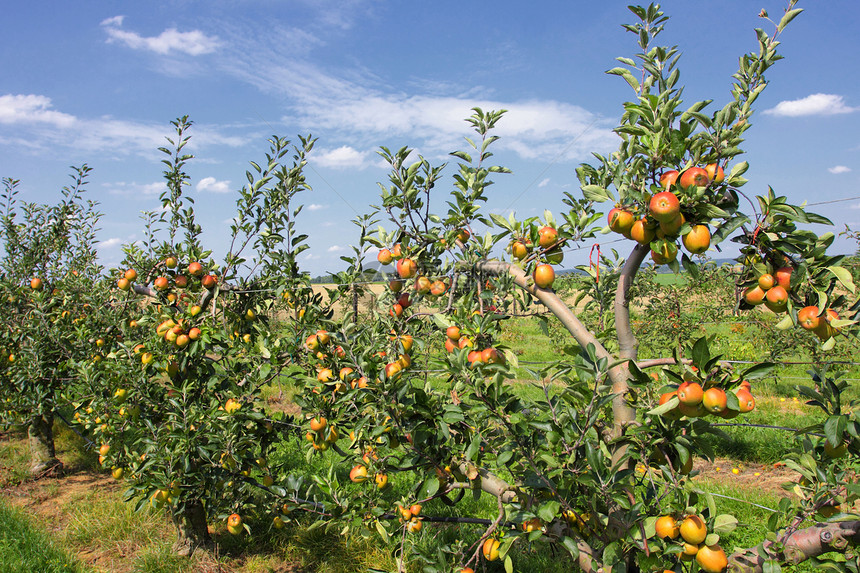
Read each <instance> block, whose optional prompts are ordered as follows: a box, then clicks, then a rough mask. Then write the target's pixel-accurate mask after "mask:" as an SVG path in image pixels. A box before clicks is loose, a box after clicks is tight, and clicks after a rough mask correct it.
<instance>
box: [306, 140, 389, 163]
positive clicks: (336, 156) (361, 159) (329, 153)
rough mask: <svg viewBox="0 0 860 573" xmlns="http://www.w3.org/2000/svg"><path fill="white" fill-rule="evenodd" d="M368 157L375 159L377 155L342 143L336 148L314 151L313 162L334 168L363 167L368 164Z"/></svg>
mask: <svg viewBox="0 0 860 573" xmlns="http://www.w3.org/2000/svg"><path fill="white" fill-rule="evenodd" d="M369 157H373V158H374V159H376V157H377V156H376V155H375V154H374V155H372V156H370V154H368V153H367V152H364V151H358V150H357V149H354V148H353V147H350V146H349V145H344V146H341V147H338V148H337V149H331V150H324V151H321V152H318V153H314V155H313V162H314V163H317V164H319V165H321V166H323V167H331V168H334V169H347V168H358V169H364V168H365V167H367V166H368V165H370V161H369Z"/></svg>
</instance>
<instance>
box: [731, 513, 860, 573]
mask: <svg viewBox="0 0 860 573" xmlns="http://www.w3.org/2000/svg"><path fill="white" fill-rule="evenodd" d="M782 543H783V549H782V550H781V551H780V550H779V549H778V546H777V544H776V543H774V542H773V541H765V542H763V543H761V544H759V545H757V546H756V547H753V548H750V549H742V550H739V551H735V552H734V553H732V554H731V556H729V567H728V571H730V572H734V573H761V572H762V571H764V564H765V562H766V561H767V560H768V559H774V560H776V561H778V562H779V563H792V564H795V565H796V564H798V563H800V562H802V561H806V560H807V559H811V558H813V557H817V556H819V555H822V554H823V553H827V552H829V551H838V552H840V553H844V552H845V550H846V549H847V548H848V546H856V545H857V544H860V521H858V520H855V521H843V522H840V523H816V524H815V525H813V526H811V527H807V528H805V529H801V530H799V531H795V532H794V533H792V534H791V535H789V536H788V537H787V538H785V539H784V540H783V541H782Z"/></svg>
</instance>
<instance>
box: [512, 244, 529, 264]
mask: <svg viewBox="0 0 860 573" xmlns="http://www.w3.org/2000/svg"><path fill="white" fill-rule="evenodd" d="M511 254H512V255H513V256H514V258H515V259H517V260H519V261H521V260H523V259H524V258H526V256H527V255H528V254H529V248H528V247H527V246H526V245H525V243H523V242H522V241H514V242H512V243H511Z"/></svg>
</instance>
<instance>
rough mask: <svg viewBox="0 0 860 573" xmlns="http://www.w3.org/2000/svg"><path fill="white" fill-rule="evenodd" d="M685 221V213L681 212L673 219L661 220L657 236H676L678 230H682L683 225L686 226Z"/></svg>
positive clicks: (662, 237)
mask: <svg viewBox="0 0 860 573" xmlns="http://www.w3.org/2000/svg"><path fill="white" fill-rule="evenodd" d="M684 222H685V219H684V215H683V214H681V213H678V215H677V216H676V217H675V218H674V219H672V220H671V221H660V222H659V227H658V229H657V237H658V238H660V239H664V238H666V237H674V236H676V235H677V234H678V231H680V230H681V227H683V226H684Z"/></svg>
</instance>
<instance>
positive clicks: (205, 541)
mask: <svg viewBox="0 0 860 573" xmlns="http://www.w3.org/2000/svg"><path fill="white" fill-rule="evenodd" d="M170 517H171V519H172V520H173V525H174V527H176V542H175V543H174V544H173V552H174V553H176V554H177V555H182V556H183V557H190V556H191V555H192V554H193V553H194V552H195V551H196V550H197V549H203V550H206V549H208V548H209V547H210V546H211V545H212V538H211V537H209V528H208V527H207V523H206V510H205V509H204V508H203V502H201V501H200V500H196V499H195V500H189V501H187V502H186V503H185V506H184V508H177V510H176V511H171V513H170Z"/></svg>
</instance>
